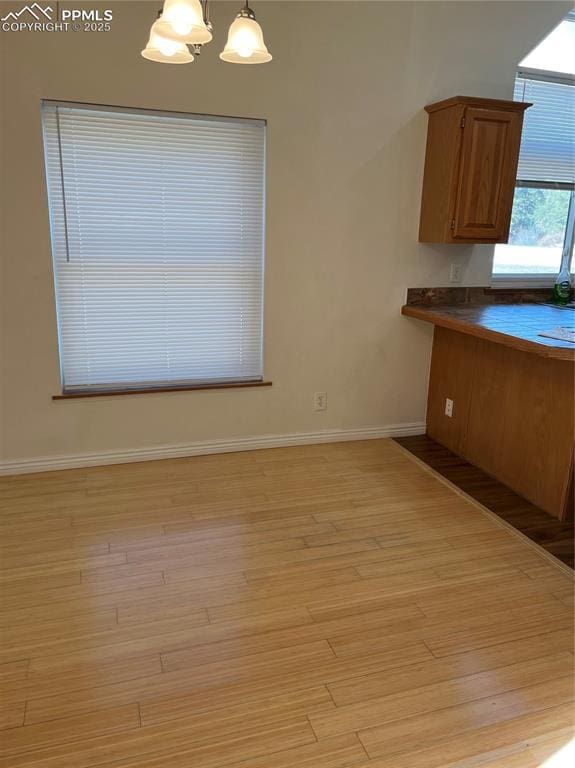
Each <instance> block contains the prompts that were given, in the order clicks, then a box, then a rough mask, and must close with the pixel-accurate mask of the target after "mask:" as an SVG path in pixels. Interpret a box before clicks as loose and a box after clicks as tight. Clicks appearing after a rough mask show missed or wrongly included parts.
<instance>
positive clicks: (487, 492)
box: [396, 435, 575, 568]
mask: <svg viewBox="0 0 575 768" xmlns="http://www.w3.org/2000/svg"><path fill="white" fill-rule="evenodd" d="M396 442H398V443H399V444H400V445H402V446H403V447H404V448H407V450H408V451H410V453H413V455H414V456H417V458H418V459H421V461H424V462H425V463H426V464H427V465H428V466H430V467H431V468H432V469H434V470H435V471H436V472H439V474H440V475H442V476H443V477H446V478H447V479H448V480H449V481H450V482H452V483H453V484H454V485H456V486H457V487H458V488H461V490H462V491H465V492H466V493H468V494H469V495H470V496H472V497H473V498H474V499H477V501H479V503H480V504H483V505H484V506H486V507H487V508H488V509H490V510H491V511H492V512H495V514H496V515H498V516H499V517H500V518H501V519H502V520H505V521H506V522H508V523H509V524H510V525H512V526H513V527H514V528H516V529H517V530H518V531H521V533H524V534H525V535H526V536H527V537H528V538H530V539H531V540H532V541H534V542H536V543H537V544H539V546H540V547H543V549H545V550H546V551H547V552H550V553H551V554H552V555H554V556H555V557H557V558H558V559H559V560H561V561H562V562H564V563H566V564H567V565H569V566H570V567H571V568H573V567H574V559H575V541H574V534H575V527H574V525H573V520H570V521H565V522H561V521H560V520H557V519H556V518H554V517H551V515H548V514H547V512H544V511H543V510H542V509H539V507H536V506H535V505H534V504H531V502H529V501H527V500H526V499H524V498H523V497H521V496H519V495H518V494H517V493H515V492H514V491H512V490H511V489H510V488H507V486H505V485H503V483H500V482H499V481H498V480H495V479H494V478H492V477H490V476H489V475H488V474H487V473H486V472H484V471H483V470H482V469H479V468H478V467H474V466H473V464H470V463H469V462H468V461H465V459H462V458H461V457H459V456H457V455H456V454H455V453H452V452H451V451H450V450H449V449H448V448H445V447H444V446H443V445H440V444H439V443H438V442H436V441H435V440H432V439H431V438H430V437H427V435H417V436H413V437H399V438H396Z"/></svg>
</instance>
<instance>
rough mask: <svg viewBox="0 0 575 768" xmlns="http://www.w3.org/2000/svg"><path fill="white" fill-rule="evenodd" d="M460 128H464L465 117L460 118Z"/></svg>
mask: <svg viewBox="0 0 575 768" xmlns="http://www.w3.org/2000/svg"><path fill="white" fill-rule="evenodd" d="M461 127H462V128H465V115H464V116H463V117H462V118H461Z"/></svg>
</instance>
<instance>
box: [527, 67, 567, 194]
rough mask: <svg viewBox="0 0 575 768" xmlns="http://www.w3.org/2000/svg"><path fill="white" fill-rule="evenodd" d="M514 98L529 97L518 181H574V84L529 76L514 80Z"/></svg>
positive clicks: (563, 182)
mask: <svg viewBox="0 0 575 768" xmlns="http://www.w3.org/2000/svg"><path fill="white" fill-rule="evenodd" d="M514 99H515V100H516V101H530V102H532V103H533V106H532V107H530V108H529V109H528V110H527V111H526V113H525V120H524V124H523V134H522V138H521V152H520V154H519V167H518V170H517V179H518V181H531V182H543V183H557V182H559V183H562V184H567V185H573V184H574V183H575V84H573V85H569V84H568V83H566V82H553V81H549V80H540V79H535V78H530V77H529V76H528V75H526V74H525V75H524V74H520V75H519V76H518V77H517V79H516V81H515V94H514Z"/></svg>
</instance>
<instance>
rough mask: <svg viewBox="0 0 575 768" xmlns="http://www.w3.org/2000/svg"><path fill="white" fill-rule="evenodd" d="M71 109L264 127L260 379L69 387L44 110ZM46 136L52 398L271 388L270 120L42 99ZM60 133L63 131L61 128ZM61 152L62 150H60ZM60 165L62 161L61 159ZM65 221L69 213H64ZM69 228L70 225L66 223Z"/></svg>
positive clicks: (45, 165) (173, 380)
mask: <svg viewBox="0 0 575 768" xmlns="http://www.w3.org/2000/svg"><path fill="white" fill-rule="evenodd" d="M45 106H46V107H64V108H65V107H70V108H78V109H82V110H86V111H89V110H94V111H106V112H110V113H112V112H117V113H118V114H120V115H128V114H131V113H135V114H138V113H142V114H147V115H155V116H167V117H176V118H181V119H185V118H190V119H192V120H194V119H195V120H201V121H203V122H205V123H207V124H209V123H210V122H217V123H225V122H230V123H247V124H260V125H261V126H263V169H262V173H263V176H262V188H261V191H262V238H261V288H260V291H261V308H260V336H259V345H260V361H261V372H260V375H258V376H257V378H242V377H232V378H229V379H228V378H225V379H219V378H218V379H180V378H178V379H170V380H161V381H160V380H158V381H142V382H134V383H132V382H117V383H114V382H110V383H109V384H105V385H96V384H94V385H86V386H83V385H76V384H74V385H67V384H66V382H65V375H64V353H63V344H62V333H63V328H62V321H61V310H60V298H59V295H58V291H59V287H58V270H57V266H56V252H57V249H56V244H55V232H54V226H53V216H54V213H53V210H52V200H51V190H50V172H49V165H48V157H47V149H46V145H47V135H46V131H45V126H44V123H43V120H44V117H43V110H44V107H45ZM41 110H42V118H41V119H42V133H43V144H44V167H45V183H46V204H47V209H48V218H49V223H50V241H51V252H52V258H51V262H52V264H51V266H52V271H53V286H54V299H55V308H56V332H57V338H58V364H59V374H60V377H59V378H60V392H59V393H58V394H55V395H53V396H52V399H53V400H64V399H75V398H84V397H102V396H111V395H133V394H147V393H166V392H184V391H185V392H189V391H196V390H197V391H202V390H211V389H240V388H250V387H262V386H263V387H267V386H271V385H272V381H271V380H269V378H267V377H266V376H265V294H266V290H265V272H266V250H267V248H266V245H267V243H266V241H267V226H266V225H267V120H266V119H265V118H260V117H245V116H241V117H239V116H230V115H215V114H204V113H195V112H186V111H183V110H165V109H153V108H152V109H149V108H140V107H132V106H123V105H117V104H113V105H112V104H99V103H94V102H75V101H69V100H57V99H42V100H41ZM58 130H59V128H58ZM58 142H60V139H58ZM60 151H61V150H60ZM60 162H62V161H61V159H60ZM62 205H63V209H64V212H65V210H66V202H65V200H64V199H63V201H62ZM64 219H66V214H65V213H64ZM65 226H67V224H66V223H65ZM66 251H68V241H67V234H66Z"/></svg>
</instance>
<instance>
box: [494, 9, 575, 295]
mask: <svg viewBox="0 0 575 768" xmlns="http://www.w3.org/2000/svg"><path fill="white" fill-rule="evenodd" d="M569 21H572V22H574V23H575V19H571V18H569ZM520 77H526V78H529V79H531V80H542V81H544V82H551V83H562V84H563V85H569V86H571V87H573V88H575V75H570V74H567V73H564V72H551V71H547V70H542V69H532V68H530V67H519V68H518V69H517V72H516V73H515V78H516V79H517V78H520ZM517 188H530V189H557V190H560V189H562V190H569V191H570V192H571V199H570V202H569V210H568V213H567V221H566V223H565V234H564V238H563V246H562V253H561V262H560V265H559V271H558V272H554V273H551V272H545V273H542V272H539V273H533V272H525V273H517V272H515V273H511V272H508V273H505V272H499V273H496V272H494V268H495V248H497V246H495V247H494V250H493V263H492V266H491V287H492V288H549V287H552V286H553V285H554V284H555V280H556V277H557V275H558V274H559V272H560V271H561V270H562V269H563V267H564V265H565V263H567V264H568V266H569V269H570V272H573V271H574V270H575V257H574V248H573V244H574V241H575V184H566V183H564V182H547V183H545V182H540V181H530V180H529V179H516V181H515V189H517ZM501 245H503V246H505V245H507V243H502V244H501Z"/></svg>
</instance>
